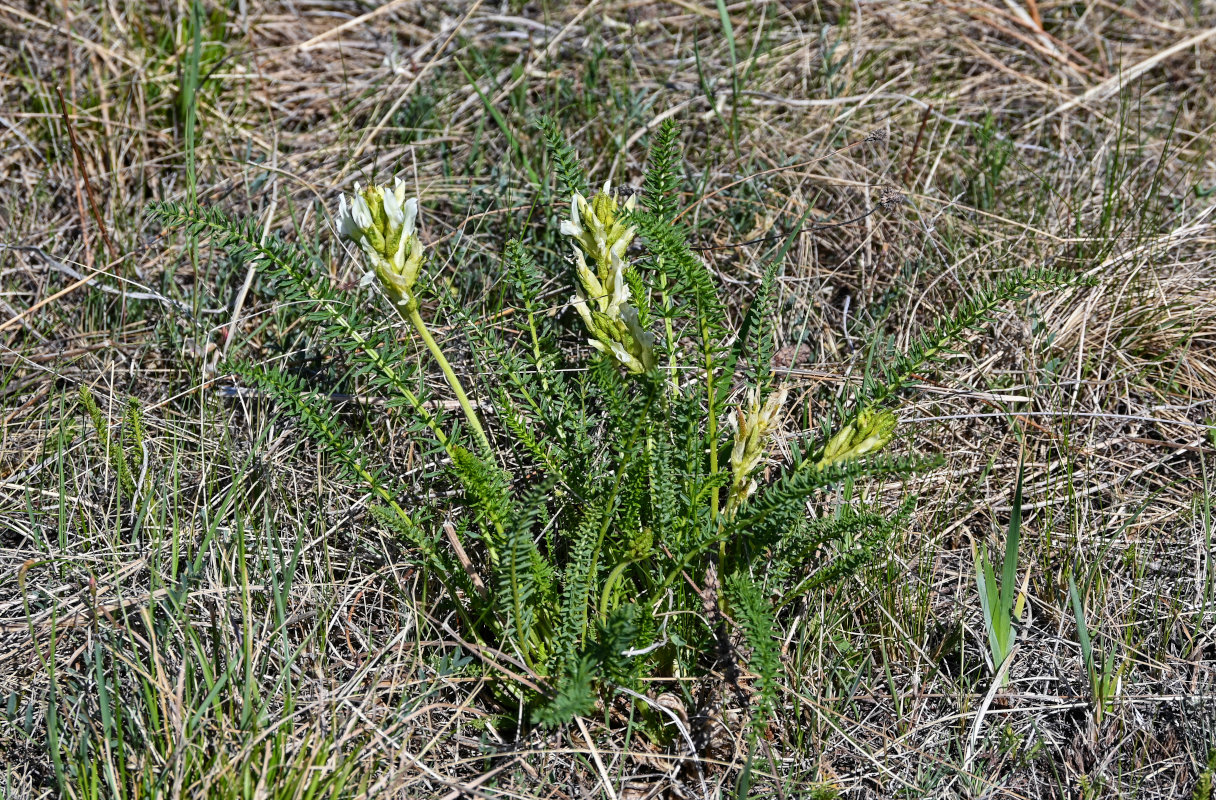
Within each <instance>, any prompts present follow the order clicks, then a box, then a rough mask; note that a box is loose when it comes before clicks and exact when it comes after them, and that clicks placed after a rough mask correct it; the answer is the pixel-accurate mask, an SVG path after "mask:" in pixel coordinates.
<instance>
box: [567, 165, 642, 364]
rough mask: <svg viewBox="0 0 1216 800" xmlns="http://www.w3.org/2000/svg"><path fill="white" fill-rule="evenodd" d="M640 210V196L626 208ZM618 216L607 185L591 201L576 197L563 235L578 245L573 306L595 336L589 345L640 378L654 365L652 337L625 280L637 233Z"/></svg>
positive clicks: (579, 195) (620, 215)
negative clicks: (629, 255)
mask: <svg viewBox="0 0 1216 800" xmlns="http://www.w3.org/2000/svg"><path fill="white" fill-rule="evenodd" d="M636 207H637V196H636V195H635V196H631V197H630V198H629V199H628V200H626V201H625V203H624V209H625V211H632V210H633V209H635V208H636ZM620 212H621V206H620V204H618V203H617V200H616V197H614V196H613V194H612V187H611V186H610V185H609V184H608V183H607V182H605V183H604V187H603V189H602V190H601V191H600V193H599V194H597V195H596V196H595V197H593V198H592V199H591V200H590V201H588V200H587V199H586V198H584V197H583V196H582V195H581V194H579V193H578V192H575V193H574V197H573V198H572V199H571V201H570V219H567V220H562V224H561V232H562V234H563V235H565V236H569V237H570V238H571V239H573V240H574V241H573V242H572V247H573V250H574V264H575V277H576V278H577V285H576V286H575V292H576V294H575V297H574V298H572V299H571V303H572V304H573V305H574V308H575V310H576V311H578V315H579V317H581V318H582V320H583V324H584V325H586V327H587V331H588V333H590V334H591V339H590V342H589V343H590V344H591V346H592V347H594V348H596V349H597V350H600V351H602V352H604V353H608V354H609V355H611V356H612V357H613V358H615V359H616V360H617V361H618V362H619V363H620V364H621V365H622V366H624V367H625V368H626V369H627V370H629V371H630V372H634V373H639V372H646V371H647V370H650V369H653V368H654V366H655V359H654V334H652V333H649V332H648V331H645V330H643V329H642V326H641V324H640V322H639V320H638V311H637V308H636V307H634V305H633V303H632V301H633V295H632V294H631V293H630V291H629V284H628V283H627V282H626V281H625V268H626V262H625V253H626V251H627V250H628V249H629V244H630V242H632V241H633V238H634V236H635V235H636V234H637V232H636V231H635V230H634V228H633V227H632V226H630V225H628V224H627V223H626V222H625V215H624V214H622V213H620ZM588 258H589V259H590V262H591V263H590V264H588Z"/></svg>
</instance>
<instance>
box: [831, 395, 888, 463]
mask: <svg viewBox="0 0 1216 800" xmlns="http://www.w3.org/2000/svg"><path fill="white" fill-rule="evenodd" d="M895 424H896V419H895V415H894V414H893V413H891V412H890V411H887V410H876V409H871V408H867V409H865V410H864V411H862V412H861V413H860V414H858V415H857V419H856V420H854V421H853V422H850V423H849V424H847V425H845V426H844V427H843V428H841V429H840V430H839V431H838V432H837V433H836V434H834V435H833V436H832V438H831V439H829V440H828V443H827V444H826V445H824V448H823V455H822V456H820V458H819V463H817V464H816V465H815V466H816V468H817V469H826V468H827V467H830V466H833V465H835V464H839V463H841V462H843V461H852V460H854V459H858V458H861V457H862V456H864V455H867V454H869V453H876V452H878V451H879V450H881V449H882V448H884V447H886V446H887V445H888V444H889V443H890V442H891V440H892V439H893V438H895Z"/></svg>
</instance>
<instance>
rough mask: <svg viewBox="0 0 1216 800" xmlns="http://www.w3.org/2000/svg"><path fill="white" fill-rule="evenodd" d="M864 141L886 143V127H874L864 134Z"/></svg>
mask: <svg viewBox="0 0 1216 800" xmlns="http://www.w3.org/2000/svg"><path fill="white" fill-rule="evenodd" d="M865 142H866V143H867V144H886V143H887V129H886V128H875V129H874V130H872V131H870V132H869V133H868V134H866V138H865Z"/></svg>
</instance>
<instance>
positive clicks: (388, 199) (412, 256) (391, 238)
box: [338, 178, 493, 455]
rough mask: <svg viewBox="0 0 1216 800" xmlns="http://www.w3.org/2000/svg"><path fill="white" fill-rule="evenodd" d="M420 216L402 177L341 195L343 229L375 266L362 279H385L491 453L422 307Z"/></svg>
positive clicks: (399, 309)
mask: <svg viewBox="0 0 1216 800" xmlns="http://www.w3.org/2000/svg"><path fill="white" fill-rule="evenodd" d="M417 219H418V199H417V198H415V197H411V198H409V199H408V200H407V199H406V197H405V182H404V181H402V180H401V179H400V178H397V179H396V180H395V181H394V183H393V187H392V189H389V187H387V186H379V185H377V184H371V185H369V186H367V187H366V188H362V187H360V186H359V184H357V183H356V184H355V193H354V195H353V196H352V197H351V198H350V200H349V202H348V201H347V198H346V196H345V195H343V196H342V198H341V199H340V200H339V201H338V232H339V233H340V234H341V235H342V236H344V237H346V238H348V239H350V240H351V241H353V242H355V243H356V244H357V245H359V249H360V250H362V251H363V255H364V256H365V258H366V259H367V263H368V266H369V267H370V269H368V271H367V272H366V273H365V274H364V276H363V279H362V281H360V283H361V284H362V285H364V286H366V285H369V284H372V283H379V284H380V288H381V289H383V291H384V293H385V295H387V296H388V298H389V300H391V301H392V304H393V308H395V309H396V310H397V313H398V314H399V315H400V316H401V318H402V319H404V320H405V321H407V322H409V323H410V325H411V326H413V328H414V330H415V332H417V334H418V336H419V337H421V338H422V341H423V343H425V344H426V347H427V349H428V350H429V351H430V352H431V355H432V356H433V357H434V359H435V361H436V362H438V364H439V368H440V369H441V370H443V376H444V378H446V379H447V382H448V386H450V387H451V389H452V393H453V394H455V395H456V400H457V402H459V403H460V408H461V409H462V410H463V411H464V415H465V417H466V418H467V419H468V421H469V426H470V427H471V428H472V429H473V433H474V434H475V435H476V437H477V440H478V443H479V444H480V445H481V446H482V448H483V449H484V451H485V452H486V454H487V455H489V454H491V453H492V452H493V451H492V449H491V448H490V440H489V438H488V437H487V436H486V432H485V429H484V428H482V426H481V420H479V419H478V418H477V413H476V412H475V411H474V410H473V405H472V403H470V402H469V397H468V395H467V394H466V393H465V390H464V386H463V385H462V384H461V382H460V378H458V377H457V376H456V372H455V370H453V369H452V365H451V364H450V363H449V362H448V360H447V358H446V357H444V355H443V350H441V349H440V347H439V344H438V342H436V341H435V337H433V336H432V335H431V332H430V330H428V329H427V326H426V321H425V320H423V318H422V315H421V314H420V313H419V312H418V299H417V298H416V297H415V296H414V284H415V283H416V282H417V280H418V274H419V273H420V272H421V270H422V262H423V260H424V251H423V247H422V241H421V240H420V239H419V238H418V233H417V230H416V228H415V222H416V221H417Z"/></svg>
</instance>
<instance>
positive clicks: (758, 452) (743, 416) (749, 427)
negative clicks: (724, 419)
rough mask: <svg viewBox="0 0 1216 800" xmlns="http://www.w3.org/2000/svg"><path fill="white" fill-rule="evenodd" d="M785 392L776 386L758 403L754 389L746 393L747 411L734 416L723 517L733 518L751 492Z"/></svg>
mask: <svg viewBox="0 0 1216 800" xmlns="http://www.w3.org/2000/svg"><path fill="white" fill-rule="evenodd" d="M787 393H788V390H787V388H786V386H785V385H784V384H782V385H781V386H779V387H778V388H777V389H776V391H774V392H772V393H771V394H770V395H769V396H768V398H767V399H766V400H765V401H764V405H763V406H762V405H761V404H760V394H759V392H758V391H757V390H756V389H752V390H750V391H749V392H748V395H747V397H748V399H747V410H746V411H745V410H744V409H743V408H739V409H738V410H737V411H736V412H735V413H736V430H735V446H734V447H733V448H732V449H731V452H730V471H731V485H730V493H729V494H728V495H727V498H726V516H727V517H728V518H729V517H733V516H734V515H735V512H736V511H738V510H739V507H740V506H742V505H743V503H744V502H746V500H747V499H748V498H749V497H751V496H752V494H754V493H755V491H756V487H757V483H756V480H755V478H753V477H752V474H753V473H754V472H755V471H756V470H757V469H758V468H759V467H760V465H761V463H762V462H763V461H764V455H765V450H766V449H767V447H768V443H769V439H770V438H771V437H772V434H773V432H774V431H775V430H776V429H777V427H778V425H779V423H780V417H781V408H782V406H784V405H785V398H786V395H787Z"/></svg>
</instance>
